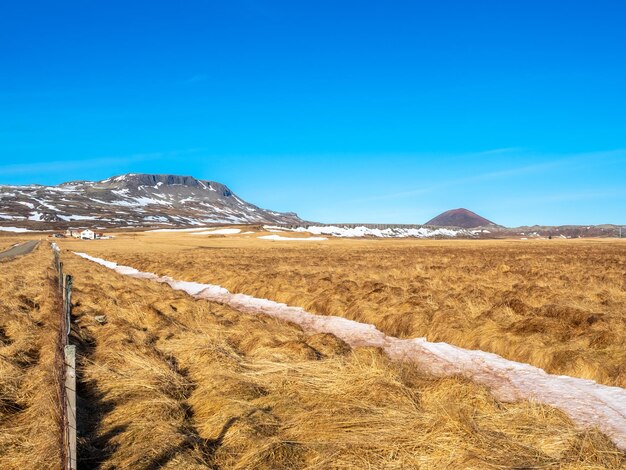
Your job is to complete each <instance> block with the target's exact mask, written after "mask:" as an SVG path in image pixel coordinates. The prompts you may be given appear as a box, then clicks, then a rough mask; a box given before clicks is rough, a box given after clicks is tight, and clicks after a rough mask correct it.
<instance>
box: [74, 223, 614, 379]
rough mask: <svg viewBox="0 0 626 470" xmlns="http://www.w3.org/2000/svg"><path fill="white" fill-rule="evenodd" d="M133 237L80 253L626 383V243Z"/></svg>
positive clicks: (395, 331)
mask: <svg viewBox="0 0 626 470" xmlns="http://www.w3.org/2000/svg"><path fill="white" fill-rule="evenodd" d="M255 237H256V235H252V236H251V235H248V236H229V237H214V236H213V237H204V236H193V235H190V234H188V233H182V234H181V233H177V234H171V233H164V234H133V235H129V236H122V237H120V238H118V239H116V240H110V241H106V242H96V243H93V244H91V245H86V244H84V242H83V243H81V242H73V243H74V244H73V246H74V247H75V249H80V250H84V251H87V252H89V253H90V254H92V255H100V256H102V257H104V258H107V259H110V260H113V261H117V262H119V263H122V264H128V265H131V266H133V267H135V268H138V269H141V270H145V271H151V272H156V273H159V274H168V275H171V276H172V277H174V278H177V279H184V280H193V281H198V282H204V283H213V284H219V285H222V286H224V287H226V288H228V289H229V290H231V291H232V292H241V293H246V294H250V295H254V296H257V297H263V298H268V299H272V300H276V301H280V302H285V303H287V304H289V305H295V306H301V307H303V308H305V309H306V310H307V311H310V312H312V313H318V314H323V315H337V316H344V317H347V318H350V319H354V320H357V321H361V322H367V323H372V324H375V325H376V326H377V327H378V328H379V329H381V330H382V331H384V332H386V333H387V334H390V335H393V336H398V337H403V338H407V337H421V336H425V337H426V338H427V339H429V340H430V341H445V342H449V343H452V344H455V345H458V346H461V347H464V348H470V349H482V350H484V351H490V352H494V353H496V354H500V355H502V356H504V357H506V358H508V359H512V360H516V361H521V362H527V363H530V364H533V365H536V366H538V367H541V368H543V369H545V370H546V371H548V372H551V373H557V374H566V375H571V376H576V377H583V378H590V379H593V380H596V381H598V382H600V383H604V384H609V385H618V386H622V387H624V386H626V243H624V242H622V241H619V240H613V241H610V240H544V241H541V240H528V241H519V240H518V241H515V240H481V241H461V240H453V241H434V240H427V241H416V240H401V241H393V240H360V241H356V240H328V241H323V242H273V241H267V240H257V239H256V238H255Z"/></svg>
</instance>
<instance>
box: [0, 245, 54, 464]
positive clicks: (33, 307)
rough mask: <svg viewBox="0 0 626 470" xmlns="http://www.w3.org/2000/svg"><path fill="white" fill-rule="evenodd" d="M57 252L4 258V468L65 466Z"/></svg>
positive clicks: (0, 365) (0, 448) (0, 435)
mask: <svg viewBox="0 0 626 470" xmlns="http://www.w3.org/2000/svg"><path fill="white" fill-rule="evenodd" d="M57 307H58V305H57V304H56V303H55V291H54V285H53V273H52V252H51V251H50V250H49V249H48V248H46V246H45V245H40V246H39V247H38V248H37V249H36V250H35V251H34V252H33V253H31V254H29V255H26V256H22V257H19V258H15V259H13V260H11V261H4V262H2V263H0V468H2V469H19V470H23V469H57V468H60V464H61V456H60V447H59V439H60V429H59V422H60V421H59V419H60V417H59V404H58V396H57V385H56V383H57V382H56V376H55V374H54V370H55V367H54V361H55V344H56V341H57V331H58V308H57Z"/></svg>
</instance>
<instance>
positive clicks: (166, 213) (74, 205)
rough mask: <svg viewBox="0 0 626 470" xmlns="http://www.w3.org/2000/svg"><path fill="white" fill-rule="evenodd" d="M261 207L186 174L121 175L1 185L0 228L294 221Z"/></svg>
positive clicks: (291, 215) (292, 216)
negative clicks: (57, 181)
mask: <svg viewBox="0 0 626 470" xmlns="http://www.w3.org/2000/svg"><path fill="white" fill-rule="evenodd" d="M300 222H302V221H301V219H300V218H299V217H298V216H297V215H296V214H294V213H290V212H287V213H281V212H274V211H269V210H265V209H261V208H260V207H257V206H255V205H253V204H250V203H248V202H245V201H243V200H241V199H240V198H239V197H237V196H236V195H235V194H234V193H233V192H232V191H231V190H230V189H229V188H228V187H226V186H224V185H223V184H220V183H216V182H214V181H206V180H199V179H196V178H193V177H191V176H176V175H148V174H133V173H131V174H127V175H120V176H115V177H111V178H107V179H105V180H102V181H95V182H92V181H72V182H68V183H63V184H60V185H58V186H40V185H28V186H1V185H0V226H1V225H11V226H21V227H27V228H33V229H46V228H50V227H51V226H54V227H55V228H65V227H70V226H85V225H87V224H88V225H92V226H97V227H115V226H118V227H145V226H155V225H171V226H184V225H205V224H209V223H277V224H284V223H288V224H291V223H300Z"/></svg>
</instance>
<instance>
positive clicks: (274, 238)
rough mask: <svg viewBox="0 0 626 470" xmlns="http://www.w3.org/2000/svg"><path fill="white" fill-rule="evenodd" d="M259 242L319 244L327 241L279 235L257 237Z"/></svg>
mask: <svg viewBox="0 0 626 470" xmlns="http://www.w3.org/2000/svg"><path fill="white" fill-rule="evenodd" d="M257 238H258V239H259V240H276V241H279V240H280V241H287V242H294V241H295V242H319V241H323V240H328V238H326V237H308V238H294V237H282V236H280V235H264V236H262V237H257Z"/></svg>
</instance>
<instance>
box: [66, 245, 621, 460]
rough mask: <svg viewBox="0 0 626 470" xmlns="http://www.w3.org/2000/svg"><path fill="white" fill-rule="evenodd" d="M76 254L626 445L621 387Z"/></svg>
mask: <svg viewBox="0 0 626 470" xmlns="http://www.w3.org/2000/svg"><path fill="white" fill-rule="evenodd" d="M75 254H76V255H78V256H80V257H82V258H85V259H88V260H90V261H93V262H95V263H98V264H101V265H103V266H106V267H107V268H110V269H113V270H115V271H117V272H118V273H120V274H124V275H127V276H132V277H136V278H140V279H151V280H154V281H157V282H161V283H165V284H168V285H169V286H171V287H172V288H173V289H176V290H182V291H185V292H187V293H188V294H190V295H192V296H194V297H196V298H198V299H205V300H210V301H214V302H219V303H222V304H225V305H229V306H230V307H233V308H235V309H237V310H239V311H242V312H245V313H253V314H264V315H269V316H271V317H274V318H279V319H281V320H284V321H288V322H291V323H295V324H297V325H299V326H301V327H302V328H303V329H304V330H305V331H311V332H321V333H332V334H334V335H336V336H338V337H339V338H341V339H343V340H344V341H346V342H347V343H348V344H350V345H351V346H353V347H358V346H374V347H378V348H382V349H383V350H384V351H385V352H386V353H387V354H388V355H389V357H390V358H392V359H395V360H402V361H410V362H413V363H415V364H416V365H417V366H418V367H419V368H420V369H421V370H424V371H425V372H427V373H430V374H433V375H435V376H451V375H459V374H460V375H463V376H465V377H468V378H469V379H471V380H473V381H475V382H477V383H480V384H483V385H485V386H487V387H489V389H490V390H491V392H492V393H493V394H494V396H495V397H496V398H498V399H500V400H503V401H516V400H522V399H528V400H534V401H537V402H541V403H545V404H547V405H551V406H554V407H556V408H559V409H561V410H563V411H564V412H565V413H567V414H568V415H569V417H570V418H571V419H572V420H573V421H574V422H576V423H578V425H580V426H584V427H597V428H598V429H600V430H601V431H603V432H604V433H606V434H607V435H608V436H609V437H610V438H611V439H612V440H613V441H614V442H615V444H616V445H617V446H618V447H620V449H622V450H626V390H625V389H623V388H620V387H610V386H607V385H601V384H598V383H596V382H594V381H592V380H586V379H579V378H575V377H568V376H564V375H551V374H548V373H546V372H545V371H544V370H543V369H539V368H538V367H534V366H531V365H529V364H524V363H520V362H514V361H509V360H507V359H504V358H503V357H500V356H498V355H496V354H492V353H487V352H484V351H475V350H468V349H462V348H458V347H456V346H452V345H451V344H447V343H431V342H429V341H426V339H424V338H415V339H399V338H395V337H393V336H387V335H385V334H384V333H382V332H381V331H379V330H378V329H376V327H375V326H374V325H370V324H367V323H359V322H356V321H353V320H348V319H347V318H341V317H333V316H324V315H314V314H311V313H308V312H306V311H305V310H304V309H302V308H300V307H290V306H288V305H285V304H281V303H278V302H274V301H272V300H266V299H259V298H256V297H252V296H249V295H245V294H232V293H230V292H229V291H228V290H226V289H224V288H223V287H220V286H217V285H212V284H200V283H197V282H186V281H177V280H175V279H172V278H171V277H169V276H158V275H156V274H153V273H145V272H141V271H138V270H136V269H135V268H131V267H129V266H120V265H118V264H117V263H113V262H111V261H106V260H103V259H100V258H95V257H92V256H89V255H87V254H85V253H75Z"/></svg>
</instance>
